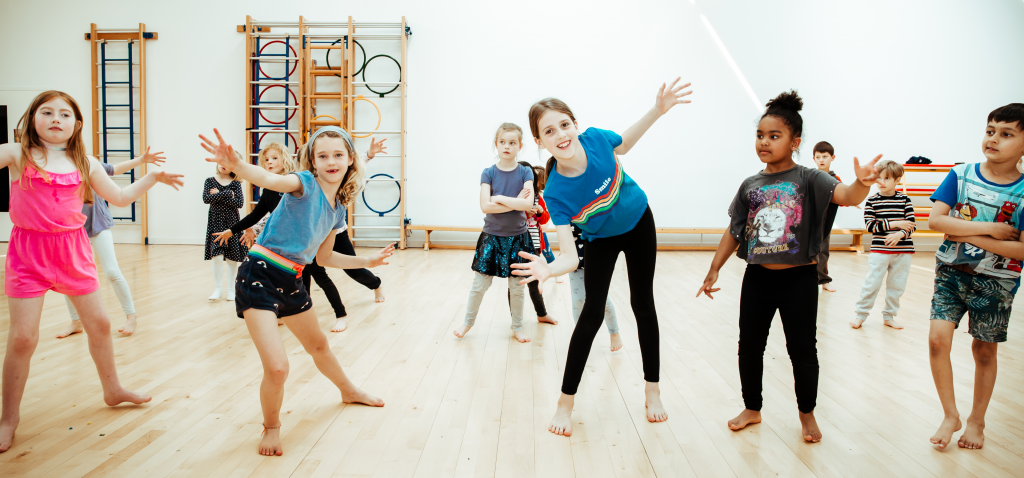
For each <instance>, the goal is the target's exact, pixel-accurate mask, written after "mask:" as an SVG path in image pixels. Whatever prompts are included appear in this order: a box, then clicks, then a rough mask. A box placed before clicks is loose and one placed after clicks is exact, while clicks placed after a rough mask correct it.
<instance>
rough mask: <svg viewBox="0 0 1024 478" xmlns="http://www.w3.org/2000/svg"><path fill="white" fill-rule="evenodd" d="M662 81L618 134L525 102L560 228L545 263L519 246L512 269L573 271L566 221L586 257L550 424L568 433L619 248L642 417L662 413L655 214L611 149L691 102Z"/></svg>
mask: <svg viewBox="0 0 1024 478" xmlns="http://www.w3.org/2000/svg"><path fill="white" fill-rule="evenodd" d="M678 82H679V79H678V78H677V79H676V80H675V81H673V82H672V84H671V85H665V84H662V85H661V89H659V90H658V94H657V95H656V96H655V99H654V106H653V107H652V108H651V109H650V110H648V111H647V113H646V114H645V115H644V116H643V117H641V118H640V120H639V121H637V122H636V123H634V124H633V125H632V126H630V127H629V128H628V129H626V131H624V132H623V133H622V135H621V136H619V134H618V133H615V132H614V131H608V130H603V129H598V128H587V130H586V131H584V132H582V133H581V132H580V131H579V126H578V125H577V124H576V117H575V116H574V115H573V113H572V110H570V109H569V106H568V105H566V104H565V103H564V102H562V101H561V100H558V99H555V98H547V99H543V100H541V101H538V102H537V103H534V104H533V106H531V107H530V131H531V132H532V133H533V138H534V141H536V142H537V145H538V146H540V147H542V148H544V149H546V150H547V151H548V152H549V153H551V156H552V157H551V159H549V160H548V164H547V168H546V169H547V173H548V184H547V187H546V188H545V190H544V200H545V201H547V204H548V212H549V213H550V214H551V222H553V223H554V224H555V229H556V231H557V233H558V243H559V244H561V247H559V254H558V257H557V258H556V259H555V261H554V262H552V263H551V264H550V265H549V264H548V262H547V260H545V259H544V258H542V257H538V256H535V255H533V254H527V253H525V252H523V253H520V255H521V256H523V257H526V258H528V259H530V262H529V263H526V264H513V265H512V267H513V268H515V269H520V270H517V271H516V272H515V274H516V275H519V276H525V278H524V279H523V282H529V281H538V282H541V283H543V282H544V281H545V280H547V279H548V277H552V276H555V277H557V276H560V275H563V274H567V273H569V272H572V271H574V270H576V268H577V267H578V266H579V265H580V261H579V257H578V256H577V255H576V252H575V251H573V250H572V249H573V247H572V246H570V244H573V243H574V241H573V236H572V224H575V225H577V226H579V227H580V229H581V230H582V231H583V238H584V239H585V240H587V246H586V248H585V255H586V262H587V269H586V270H587V272H586V274H587V280H586V289H587V298H586V303H585V304H584V306H583V311H582V312H581V313H580V318H579V322H578V323H577V324H576V328H575V329H573V332H572V339H571V340H570V342H569V351H568V353H567V355H566V358H565V373H564V375H563V377H562V394H561V396H560V397H559V398H558V406H557V408H556V409H555V415H554V417H553V418H552V419H551V424H550V425H548V431H550V432H551V433H554V434H557V435H564V436H569V435H572V409H573V405H574V404H575V395H576V392H577V391H578V389H579V384H580V380H581V379H582V378H583V370H584V368H585V367H586V365H587V356H588V355H590V347H591V346H592V345H593V344H594V337H595V336H596V335H597V332H598V330H600V328H601V322H602V321H603V319H604V315H605V303H606V301H607V300H608V288H609V286H610V285H611V281H612V274H613V273H614V272H615V261H616V260H618V257H619V253H625V256H626V271H627V273H628V277H629V294H630V305H631V306H632V307H633V313H634V315H636V327H637V334H638V338H639V339H640V355H641V356H642V357H643V369H644V380H645V381H646V382H647V383H646V385H645V387H644V394H645V396H646V399H645V401H644V405H645V408H646V409H647V421H649V422H663V421H665V420H668V412H667V411H666V410H665V407H664V405H662V403H661V390H660V388H659V387H658V379H659V371H660V367H661V365H660V360H661V359H660V356H659V347H660V345H659V340H660V339H659V333H658V313H657V310H655V306H654V266H655V262H656V259H657V254H658V251H657V246H658V241H657V235H656V228H655V225H654V213H653V212H651V208H650V207H649V206H648V204H647V194H646V193H644V191H643V189H640V186H639V185H637V184H636V182H635V181H633V179H632V178H630V177H629V176H628V175H627V174H626V173H625V171H623V169H622V164H621V163H620V162H619V160H618V157H617V156H616V155H624V154H626V153H628V152H629V151H630V150H631V149H632V148H633V146H635V145H636V143H637V141H639V140H640V138H641V137H643V135H644V133H646V132H647V130H648V129H649V128H650V127H651V126H652V125H653V124H654V122H655V121H657V120H658V118H661V116H662V115H664V114H665V113H668V111H669V110H670V109H672V107H673V106H675V105H677V104H682V103H689V101H688V100H684V99H683V97H685V96H687V95H689V94H690V93H691V92H690V91H689V90H686V91H684V89H685V88H687V87H689V86H690V84H689V83H687V84H685V85H680V86H676V84H677V83H678Z"/></svg>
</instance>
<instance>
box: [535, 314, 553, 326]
mask: <svg viewBox="0 0 1024 478" xmlns="http://www.w3.org/2000/svg"><path fill="white" fill-rule="evenodd" d="M537 322H544V323H545V324H551V325H558V321H557V320H555V318H554V317H551V316H550V315H545V316H544V317H537Z"/></svg>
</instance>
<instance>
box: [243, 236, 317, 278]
mask: <svg viewBox="0 0 1024 478" xmlns="http://www.w3.org/2000/svg"><path fill="white" fill-rule="evenodd" d="M249 255H250V256H254V257H257V258H259V259H263V260H264V261H266V262H267V263H268V264H270V265H272V266H274V267H277V268H278V269H281V270H283V271H285V272H290V273H292V274H295V277H302V269H303V268H304V267H305V266H303V265H300V264H297V263H295V262H292V261H290V260H288V259H286V258H285V257H284V256H281V255H280V254H278V253H276V252H274V251H271V250H270V249H267V248H266V247H263V246H261V245H259V244H254V245H253V246H252V247H251V248H249Z"/></svg>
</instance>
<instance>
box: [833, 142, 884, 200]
mask: <svg viewBox="0 0 1024 478" xmlns="http://www.w3.org/2000/svg"><path fill="white" fill-rule="evenodd" d="M879 159H882V155H881V154H879V155H878V156H875V159H872V160H871V161H870V162H868V163H867V164H865V165H864V166H861V165H860V161H858V160H857V158H853V172H854V173H855V174H856V175H857V179H856V180H854V181H853V182H851V183H850V184H849V185H847V184H840V185H838V186H836V190H835V191H834V192H833V193H832V202H833V203H835V204H838V205H840V206H856V205H859V204H860V203H861V201H863V200H864V198H866V197H868V193H869V192H871V185H872V184H874V183H875V181H877V180H878V170H877V169H876V168H875V164H876V163H878V160H879Z"/></svg>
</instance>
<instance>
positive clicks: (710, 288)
mask: <svg viewBox="0 0 1024 478" xmlns="http://www.w3.org/2000/svg"><path fill="white" fill-rule="evenodd" d="M715 282H718V272H715V271H708V275H707V277H705V278H704V284H703V285H701V286H700V290H698V291H697V297H700V295H701V294H704V295H706V296H708V298H709V299H714V297H712V296H711V294H713V293H715V292H718V291H720V290H722V289H721V288H715Z"/></svg>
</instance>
